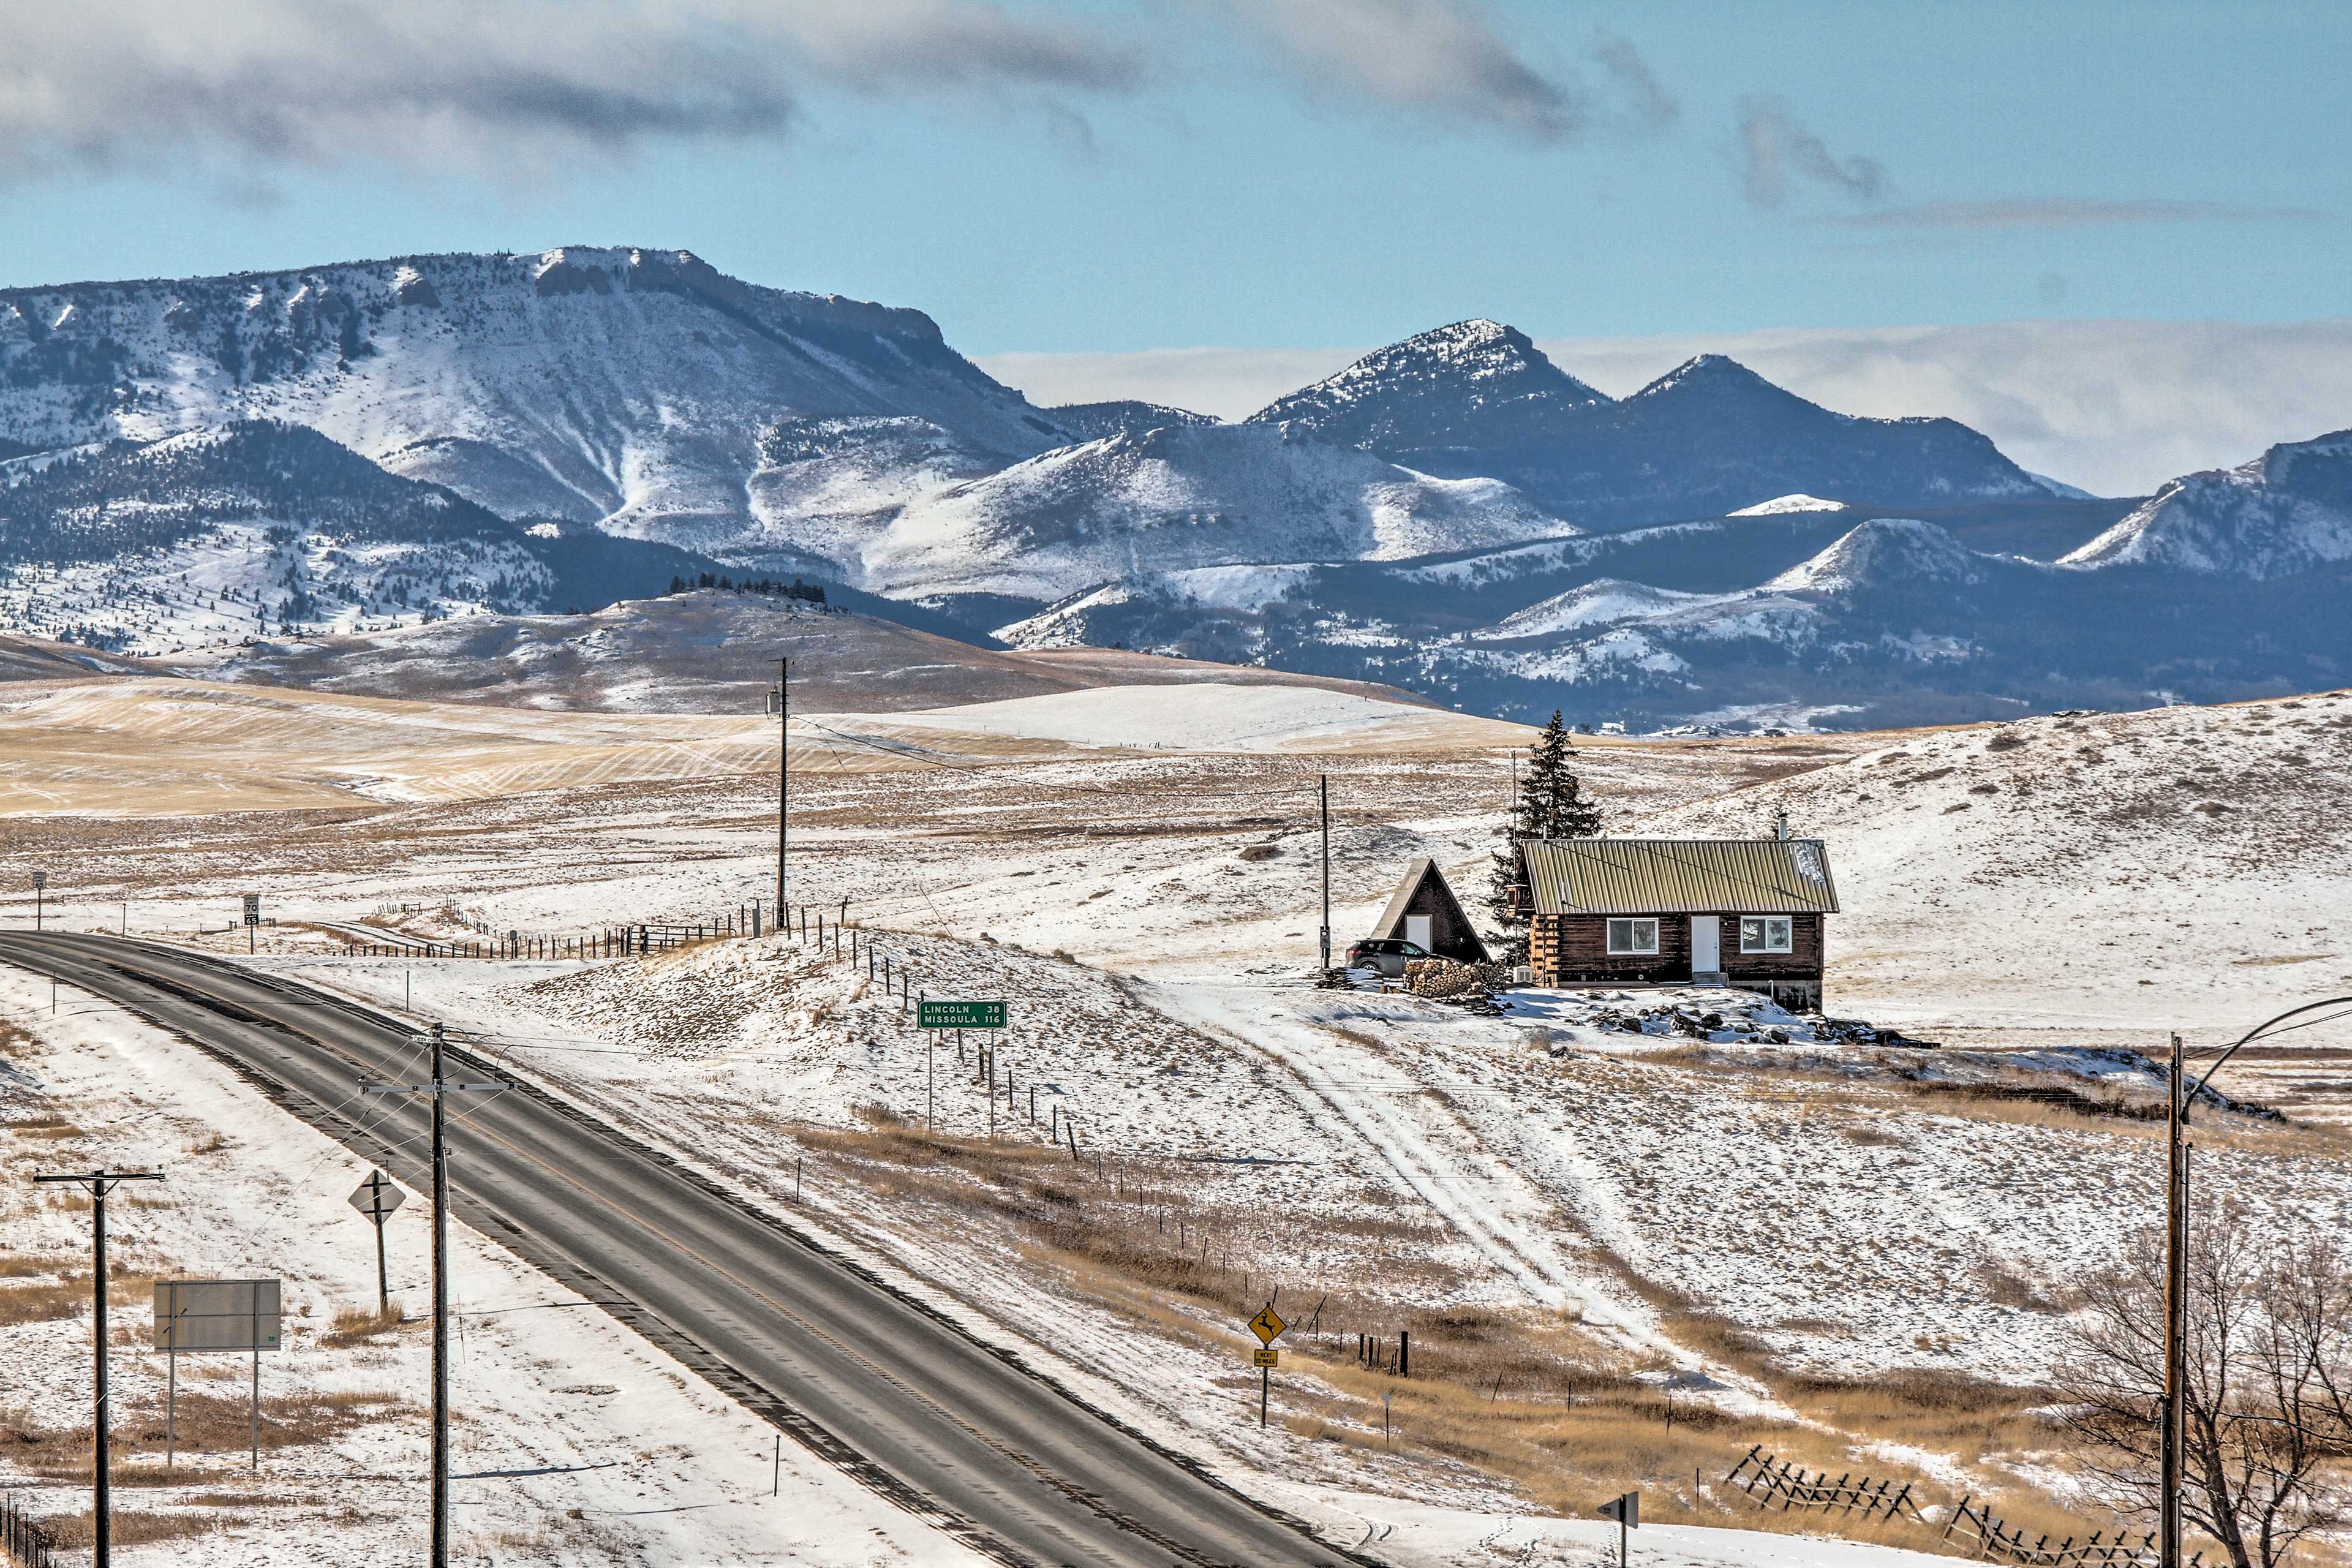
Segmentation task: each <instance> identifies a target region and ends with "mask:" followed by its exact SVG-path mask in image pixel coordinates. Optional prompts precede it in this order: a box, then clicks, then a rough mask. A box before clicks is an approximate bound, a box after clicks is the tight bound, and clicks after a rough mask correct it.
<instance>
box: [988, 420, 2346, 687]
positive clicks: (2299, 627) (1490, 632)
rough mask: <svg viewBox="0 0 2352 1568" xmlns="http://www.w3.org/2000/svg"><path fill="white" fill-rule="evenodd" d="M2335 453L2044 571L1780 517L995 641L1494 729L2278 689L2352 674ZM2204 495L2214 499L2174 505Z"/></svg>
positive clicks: (1835, 524) (1953, 534)
mask: <svg viewBox="0 0 2352 1568" xmlns="http://www.w3.org/2000/svg"><path fill="white" fill-rule="evenodd" d="M2342 456H2343V448H2342V447H2341V446H2340V445H2339V444H2337V443H2336V440H2335V438H2328V439H2326V440H2323V441H2320V442H2315V443H2307V444H2305V447H2299V448H2284V449H2282V450H2280V451H2277V452H2273V454H2271V455H2270V456H2269V457H2268V458H2265V459H2264V460H2263V463H2260V464H2255V465H2250V466H2249V467H2248V468H2246V469H2242V470H2238V471H2237V472H2236V473H2235V474H2233V475H2230V476H2200V477H2199V478H2200V480H2205V481H2210V483H2190V482H2189V481H2184V482H2183V485H2182V486H2175V487H2168V489H2167V492H2166V494H2167V495H2168V496H2172V497H2174V498H2175V499H2174V500H2172V501H2171V502H2169V503H2168V504H2167V505H2164V506H2158V505H2156V504H2155V503H2151V505H2150V506H2149V507H2146V508H2142V509H2140V510H2138V511H2136V512H2134V513H2133V514H2132V517H2131V518H2130V519H2126V523H2136V525H2137V526H2134V527H2130V528H2126V527H2125V526H2123V525H2117V526H2116V527H2115V528H2112V529H2109V530H2108V531H2106V532H2105V533H2103V534H2101V535H2100V537H2099V540H2098V541H2097V542H2095V543H2094V544H2092V545H2086V546H2084V547H2082V548H2080V549H2076V550H2074V551H2072V552H2053V553H2063V554H2065V557H2066V559H2065V561H2064V562H2063V563H2059V562H2053V561H2047V560H2033V559H2029V558H2027V557H2024V556H2021V555H2018V554H2014V553H2010V552H2005V551H2002V550H1999V549H1990V550H1988V549H1984V548H1979V547H1975V546H1972V545H1971V543H1970V542H1969V538H1977V539H1990V540H1994V541H1998V540H2000V539H2001V538H2002V537H2003V536H2004V535H2005V533H2006V532H2007V531H2008V530H2009V528H2010V526H2011V525H2010V524H2009V523H2008V522H2007V521H2005V520H2004V519H2002V518H2001V517H2000V516H1999V515H1998V514H1997V513H1998V509H1995V510H1996V515H1992V516H1990V517H1988V516H1984V515H1980V514H1979V513H1978V512H1973V511H1968V510H1963V511H1959V512H1955V513H1948V514H1946V521H1943V522H1939V521H1929V520H1923V519H1916V518H1887V517H1880V518H1867V519H1865V520H1864V521H1860V522H1855V521H1853V515H1852V514H1851V513H1850V512H1843V511H1836V512H1822V511H1810V510H1785V511H1775V512H1768V513H1763V514H1760V515H1749V516H1745V517H1739V518H1725V519H1722V520H1719V521H1704V522H1690V523H1679V524H1671V525H1665V526H1661V527H1656V528H1649V529H1639V530H1631V531H1621V532H1615V533H1604V534H1595V535H1586V536H1581V537H1574V538H1568V539H1559V540H1548V541H1540V542H1530V543H1526V544H1520V545H1516V546H1511V547H1507V548H1503V549H1499V550H1490V551H1474V552H1457V553H1454V554H1451V555H1444V556H1437V557H1432V558H1425V559H1419V560H1412V561H1403V562H1394V563H1367V562H1353V563H1323V564H1318V565H1302V566H1296V567H1292V568H1289V569H1287V570H1286V572H1285V573H1283V574H1280V575H1278V576H1262V577H1259V578H1257V579H1255V580H1253V581H1252V582H1251V583H1250V584H1246V587H1247V588H1248V590H1249V591H1245V592H1244V591H1240V589H1239V588H1237V586H1236V585H1235V584H1229V583H1220V582H1217V581H1215V580H1213V578H1212V577H1210V575H1209V574H1202V573H1177V574H1160V575H1156V576H1152V577H1148V578H1129V579H1127V580H1124V581H1122V582H1120V583H1118V584H1109V585H1106V586H1101V587H1097V588H1096V589H1094V590H1093V591H1091V592H1089V593H1087V594H1083V595H1073V596H1072V597H1071V598H1069V599H1067V600H1065V601H1064V602H1062V603H1060V604H1057V605H1053V606H1051V607H1049V608H1048V609H1047V610H1046V611H1045V612H1044V613H1042V614H1039V615H1036V616H1031V617H1029V618H1027V619H1025V620H1023V621H1019V622H1016V623H1014V624H1013V625H1011V626H1006V627H1004V628H1003V631H1002V634H1001V635H1003V637H1005V638H1006V639H1007V640H1008V641H1011V642H1013V643H1015V644H1016V645H1020V646H1030V647H1050V646H1055V645H1060V644H1067V643H1070V642H1076V641H1095V642H1107V641H1112V640H1117V641H1119V642H1122V643H1124V644H1126V645H1128V646H1132V647H1147V648H1167V649H1170V650H1184V651H1192V652H1197V653H1208V652H1212V651H1213V653H1214V654H1215V655H1216V656H1217V657H1220V658H1228V659H1263V660H1265V661H1266V662H1269V663H1274V664H1279V665H1282V666H1284V667H1286V668H1295V669H1306V670H1312V671H1314V672H1316V673H1319V674H1325V675H1331V676H1346V677H1350V678H1353V679H1380V680H1386V681H1390V682H1392V683H1395V684H1399V685H1402V686H1406V687H1410V688H1412V689H1416V690H1421V691H1423V692H1426V693H1429V694H1430V695H1432V696H1436V697H1441V698H1443V699H1445V700H1451V701H1456V702H1459V703H1461V704H1462V705H1464V706H1465V707H1471V708H1475V709H1477V710H1483V711H1487V712H1492V713H1496V714H1499V715H1502V716H1507V717H1527V716H1533V715H1540V714H1542V713H1544V712H1547V711H1549V710H1550V709H1551V708H1552V707H1555V706H1558V707H1561V708H1564V709H1565V710H1567V711H1568V712H1569V713H1570V715H1572V716H1576V717H1580V718H1582V719H1584V720H1585V721H1588V722H1595V723H1597V722H1601V721H1619V722H1623V723H1626V724H1628V725H1630V726H1633V727H1635V728H1656V727H1662V726H1672V725H1676V724H1700V725H1723V726H1727V727H1729V728H1732V729H1742V728H1747V729H1754V728H1762V727H1803V726H1829V727H1834V728H1869V727H1874V726H1881V725H1898V724H1908V723H1927V722H1943V721H1966V720H1977V719H1986V718H2002V717H2012V716H2015V715H2017V714H2020V713H2025V712H2032V711H2048V710H2053V709H2056V708H2063V707H2096V708H2142V707H2147V706H2149V705H2151V704H2155V703H2159V702H2163V701H2168V700H2198V701H2205V700H2229V699H2237V698H2248V697H2256V696H2265V695H2275V694H2281V693H2285V692H2290V691H2296V690H2307V689H2314V688H2318V687H2328V686H2336V685H2343V684H2347V683H2352V626H2347V623H2346V622H2345V620H2344V618H2343V616H2342V614H2341V610H2340V606H2341V604H2342V603H2343V601H2344V598H2345V595H2347V591H2352V549H2346V548H2344V547H2343V546H2342V545H2341V544H2339V541H2340V540H2342V539H2344V538H2345V537H2346V536H2345V535H2344V534H2343V533H2342V532H2341V531H2342V530H2343V529H2344V528H2345V527H2346V525H2347V513H2346V511H2345V510H2344V509H2343V508H2342V507H2341V505H2340V503H2331V501H2330V500H2329V497H2330V496H2334V495H2340V494H2341V493H2342V492H2341V491H2340V489H2337V488H2336V487H2339V486H2341V484H2342V483H2343V470H2342V469H2341V468H2338V467H2337V466H2336V465H2337V464H2338V463H2339V462H2340V460H2341V458H2342ZM2223 481H2227V482H2223ZM2184 487H2185V488H2184ZM2176 492H2177V493H2176ZM2200 496H2201V497H2203V498H2204V500H2205V501H2206V502H2208V503H2211V502H2213V500H2214V498H2215V497H2217V496H2218V497H2219V498H2220V500H2221V502H2225V503H2226V504H2225V505H2220V506H2219V507H2218V510H2217V508H2216V507H2215V506H2214V505H2211V504H2209V505H2208V506H2207V509H2206V510H2203V511H2200V512H2196V513H2191V512H2190V511H2189V507H2190V505H2191V503H2192V501H2195V500H2197V498H2199V497H2200ZM2086 510H2095V509H2086ZM2108 515H2109V516H2112V515H2113V514H2112V512H2110V513H2109V514H2108ZM2217 517H2218V519H2219V520H2220V521H2219V522H2217V521H2216V518H2217ZM2222 523H2226V524H2227V527H2221V524H2222ZM1964 533H1965V534H1967V535H1969V538H1963V537H1962V535H1963V534H1964ZM2184 540H2185V541H2186V542H2187V543H2186V544H2185V545H2184V544H2183V543H2182V541H2184ZM2119 541H2120V543H2119ZM2224 541H2225V542H2226V543H2227V545H2228V549H2227V551H2226V552H2225V551H2223V550H2222V549H2221V542H2224ZM2191 545H2193V546H2194V548H2189V547H2188V546H2191ZM2225 561H2226V562H2227V563H2230V564H2228V565H2226V566H2225V565H2223V564H2221V563H2223V562H2225Z"/></svg>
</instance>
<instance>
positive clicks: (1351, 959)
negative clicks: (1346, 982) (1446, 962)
mask: <svg viewBox="0 0 2352 1568" xmlns="http://www.w3.org/2000/svg"><path fill="white" fill-rule="evenodd" d="M1430 956H1432V954H1431V953H1430V951H1429V949H1427V948H1425V947H1423V946H1422V945H1421V944H1420V943H1419V942H1406V941H1405V940H1404V939H1403V938H1402V937H1393V936H1370V937H1366V938H1365V939H1364V940H1363V941H1361V942H1358V943H1356V944H1355V945H1354V946H1353V947H1350V948H1349V949H1348V967H1349V968H1350V969H1370V970H1373V971H1376V972H1378V973H1381V974H1392V975H1397V976H1400V977H1402V975H1403V973H1404V966H1405V962H1406V960H1408V959H1414V958H1428V957H1430Z"/></svg>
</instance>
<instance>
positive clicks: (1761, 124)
mask: <svg viewBox="0 0 2352 1568" xmlns="http://www.w3.org/2000/svg"><path fill="white" fill-rule="evenodd" d="M1739 153H1740V158H1741V164H1742V174H1743V178H1744V180H1745V183H1746V185H1747V189H1748V200H1749V201H1750V202H1752V203H1754V204H1755V205H1758V206H1759V207H1777V206H1780V205H1784V204H1785V203H1786V202H1787V201H1788V199H1789V196H1790V192H1791V189H1792V188H1793V187H1794V186H1795V185H1797V184H1810V185H1813V186H1816V187H1818V188H1820V189H1822V190H1824V191H1827V192H1828V193H1830V194H1831V195H1836V196H1842V197H1844V198H1846V199H1848V200H1852V201H1857V202H1874V201H1877V200H1879V199H1880V198H1881V197H1883V196H1884V195H1885V194H1886V192H1887V189H1888V183H1887V178H1886V167H1885V164H1883V163H1879V161H1878V160H1877V159H1875V158H1869V157H1864V155H1862V154H1861V153H1847V154H1845V155H1844V156H1843V157H1841V156H1839V155H1838V154H1837V153H1832V152H1831V151H1830V149H1829V144H1828V143H1827V142H1823V141H1822V139H1821V138H1820V137H1818V136H1816V135H1814V134H1813V133H1812V132H1811V131H1809V130H1807V129H1806V128H1805V127H1804V125H1803V124H1802V123H1801V122H1800V121H1798V119H1797V117H1796V115H1795V113H1794V112H1793V111H1792V110H1790V107H1789V105H1788V103H1787V102H1786V101H1785V100H1782V99H1780V98H1777V97H1774V96H1773V95H1772V94H1770V93H1754V94H1750V95H1749V96H1748V97H1747V98H1743V99H1741V100H1739Z"/></svg>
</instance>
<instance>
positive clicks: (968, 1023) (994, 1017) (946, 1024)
mask: <svg viewBox="0 0 2352 1568" xmlns="http://www.w3.org/2000/svg"><path fill="white" fill-rule="evenodd" d="M915 1026H916V1027H917V1028H919V1029H1001V1028H1003V1027H1004V1004H1003V1003H1002V1002H925V1003H923V1004H922V1005H920V1006H919V1007H917V1008H916V1009H915Z"/></svg>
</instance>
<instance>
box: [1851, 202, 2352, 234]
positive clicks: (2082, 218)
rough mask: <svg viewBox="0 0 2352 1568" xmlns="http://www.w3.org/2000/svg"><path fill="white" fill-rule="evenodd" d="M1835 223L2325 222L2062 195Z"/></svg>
mask: <svg viewBox="0 0 2352 1568" xmlns="http://www.w3.org/2000/svg"><path fill="white" fill-rule="evenodd" d="M1829 221H1831V222H1832V223H1836V224H1839V225H1842V226H1846V227H1849V228H1948V229H1970V228H1988V229H1990V228H2041V229H2048V228H2099V227H2108V226H2116V225H2121V224H2164V223H2325V222H2326V221H2328V215H2327V214H2326V213H2324V212H2318V211H2315V210H2314V209H2312V208H2310V207H2257V206H2241V205H2236V204H2234V203H2231V202H2173V201H2102V200H2098V199H2096V198H2090V197H2075V196H2062V197H2052V198H2048V199H2044V200H2038V201H2000V202H1922V203H1920V204H1918V205H1915V206H1903V207H1888V208H1886V209H1885V210H1884V211H1881V212H1872V213H1845V214H1841V215H1839V216H1835V217H1832V218H1831V219H1830V220H1829Z"/></svg>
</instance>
